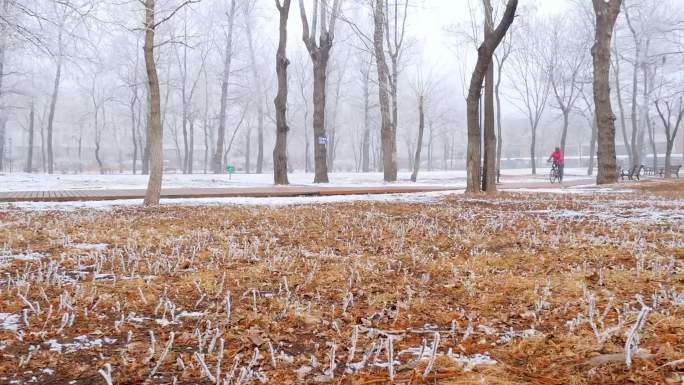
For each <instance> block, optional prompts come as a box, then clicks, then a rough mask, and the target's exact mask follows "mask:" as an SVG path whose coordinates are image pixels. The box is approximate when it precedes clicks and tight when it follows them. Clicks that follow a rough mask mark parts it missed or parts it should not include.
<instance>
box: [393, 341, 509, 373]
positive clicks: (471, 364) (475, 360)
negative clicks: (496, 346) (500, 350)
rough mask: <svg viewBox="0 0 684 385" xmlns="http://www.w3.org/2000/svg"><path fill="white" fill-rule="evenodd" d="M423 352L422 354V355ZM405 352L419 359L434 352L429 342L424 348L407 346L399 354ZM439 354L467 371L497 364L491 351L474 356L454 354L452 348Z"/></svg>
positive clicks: (438, 354)
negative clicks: (491, 355)
mask: <svg viewBox="0 0 684 385" xmlns="http://www.w3.org/2000/svg"><path fill="white" fill-rule="evenodd" d="M421 353H422V355H421ZM403 354H411V355H413V356H415V359H419V360H429V359H430V357H431V354H432V346H431V345H430V344H429V343H428V344H427V345H426V346H425V347H424V348H423V347H422V346H417V347H411V348H406V349H404V350H402V351H400V352H399V353H398V354H397V356H400V355H403ZM437 356H438V357H439V356H446V357H449V358H450V359H451V360H453V361H455V362H457V363H459V364H461V365H462V366H463V367H464V370H465V371H470V370H472V369H473V368H475V367H477V366H480V365H496V363H497V362H496V361H495V360H494V359H492V358H491V357H490V356H489V353H485V354H480V353H478V354H474V355H472V356H466V355H460V354H453V353H452V351H451V349H449V351H448V352H447V353H446V354H444V353H437Z"/></svg>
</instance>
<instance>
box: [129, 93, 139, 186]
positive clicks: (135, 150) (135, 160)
mask: <svg viewBox="0 0 684 385" xmlns="http://www.w3.org/2000/svg"><path fill="white" fill-rule="evenodd" d="M137 100H138V90H137V88H136V89H135V93H134V96H133V99H131V103H130V105H129V107H130V112H131V139H132V140H133V175H135V174H136V172H137V170H136V166H137V163H138V141H137V138H136V117H135V104H136V102H137Z"/></svg>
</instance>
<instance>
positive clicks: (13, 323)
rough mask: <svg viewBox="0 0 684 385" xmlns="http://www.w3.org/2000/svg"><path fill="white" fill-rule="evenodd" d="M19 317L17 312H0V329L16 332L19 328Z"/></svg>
mask: <svg viewBox="0 0 684 385" xmlns="http://www.w3.org/2000/svg"><path fill="white" fill-rule="evenodd" d="M19 321H21V317H20V316H19V315H18V314H12V313H0V329H1V330H11V331H14V332H16V331H17V330H18V329H19Z"/></svg>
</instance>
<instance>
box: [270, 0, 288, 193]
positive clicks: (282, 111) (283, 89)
mask: <svg viewBox="0 0 684 385" xmlns="http://www.w3.org/2000/svg"><path fill="white" fill-rule="evenodd" d="M276 7H277V8H278V13H279V14H280V25H279V40H278V51H277V54H276V74H277V75H278V94H277V95H276V97H275V100H274V104H275V109H276V143H275V147H274V148H273V181H274V182H275V184H281V185H282V184H289V181H288V180H287V132H288V131H289V130H290V128H289V127H288V126H287V66H288V65H289V64H290V61H289V60H288V59H287V18H288V16H289V13H290V0H283V4H282V5H281V4H280V0H276Z"/></svg>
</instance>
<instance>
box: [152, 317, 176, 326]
mask: <svg viewBox="0 0 684 385" xmlns="http://www.w3.org/2000/svg"><path fill="white" fill-rule="evenodd" d="M154 322H155V323H156V324H157V325H159V326H161V327H166V326H169V325H175V324H177V323H178V322H176V321H169V320H167V319H166V318H158V319H156V320H154Z"/></svg>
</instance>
